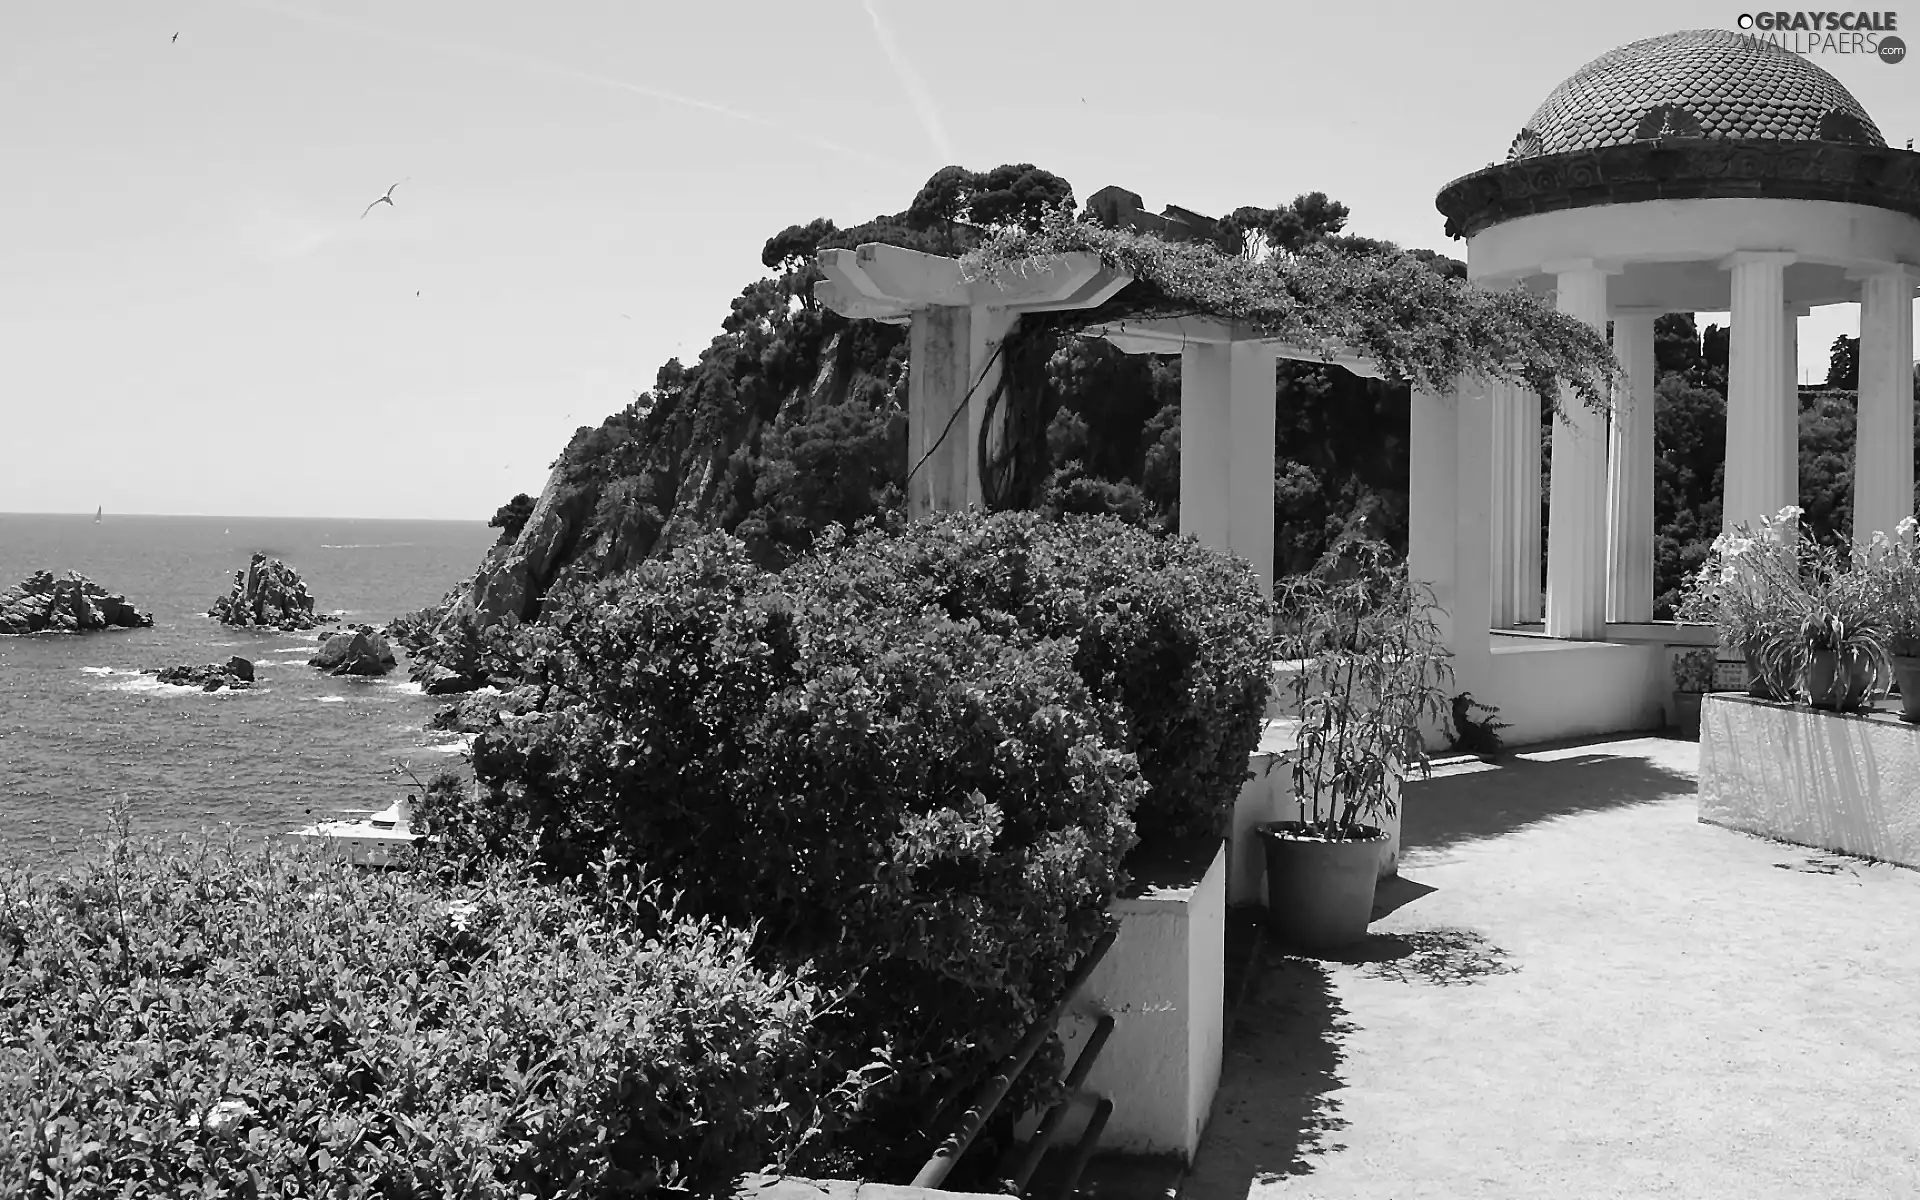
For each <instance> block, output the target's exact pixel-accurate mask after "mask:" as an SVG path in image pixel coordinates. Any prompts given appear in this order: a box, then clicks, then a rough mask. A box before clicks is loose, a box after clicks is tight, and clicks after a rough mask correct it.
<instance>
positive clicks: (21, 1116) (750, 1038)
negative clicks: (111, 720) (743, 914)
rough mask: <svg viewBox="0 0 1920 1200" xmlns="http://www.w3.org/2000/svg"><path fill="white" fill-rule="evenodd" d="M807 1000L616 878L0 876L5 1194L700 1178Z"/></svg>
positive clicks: (132, 851)
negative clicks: (621, 886)
mask: <svg viewBox="0 0 1920 1200" xmlns="http://www.w3.org/2000/svg"><path fill="white" fill-rule="evenodd" d="M820 1004H821V1002H820V1001H819V999H818V998H817V996H816V993H815V991H814V989H813V987H812V986H811V985H810V984H809V983H808V982H806V981H805V980H804V979H803V978H800V977H796V976H795V975H792V974H788V973H785V972H782V971H779V970H777V969H776V970H767V969H764V968H762V967H759V966H756V965H754V964H753V963H752V962H751V961H750V959H749V946H748V938H747V936H746V935H745V934H744V933H742V932H740V931H738V930H736V929H733V928H731V927H729V926H727V925H725V924H722V923H717V922H712V921H708V920H701V919H683V918H677V917H667V918H661V917H659V915H658V912H657V910H656V908H655V907H654V905H653V904H652V903H651V902H649V901H647V900H644V899H643V898H642V897H639V896H637V895H633V894H621V893H618V892H605V891H603V892H601V893H600V894H599V895H597V896H595V897H593V898H592V899H591V900H589V899H588V898H587V897H586V896H585V895H584V894H583V893H582V892H580V891H578V890H575V889H563V888H556V887H551V886H545V885H541V884H537V883H532V882H528V881H526V880H524V879H523V878H520V877H518V876H517V875H515V874H513V873H512V872H509V871H507V870H505V869H492V870H489V871H487V872H484V873H482V874H480V875H479V876H477V877H476V878H473V879H471V880H470V881H468V882H466V883H464V884H460V885H457V886H448V885H443V884H440V883H436V882H434V881H433V880H432V879H430V878H428V877H426V876H423V875H410V874H406V873H398V872H395V873H369V872H365V871H363V870H359V869H355V868H352V867H349V866H346V865H344V864H342V863H340V862H338V861H335V860H328V859H326V858H323V857H321V856H319V855H317V854H314V853H310V852H303V853H300V854H296V855H293V856H288V855H286V854H285V853H281V854H273V853H270V852H269V853H265V854H263V853H262V852H260V851H257V850H254V851H241V850H238V849H236V848H235V847H234V846H233V845H231V844H229V845H228V846H226V847H225V848H210V847H207V846H200V847H197V848H189V847H185V846H174V847H171V848H167V847H163V846H160V845H158V844H155V843H148V844H145V845H141V846H136V845H134V844H132V843H129V842H125V841H122V842H120V843H119V844H117V845H115V846H113V847H112V848H111V849H110V850H109V851H107V852H106V853H104V854H102V855H100V856H98V857H97V858H96V859H95V860H94V861H93V862H92V863H91V864H89V865H88V866H87V867H85V868H84V869H82V870H80V871H79V872H78V873H76V874H74V875H71V876H67V877H62V878H55V879H40V878H32V877H28V876H25V875H22V874H17V873H16V874H13V875H11V876H9V877H7V878H4V879H0V1195H6V1196H10V1197H53V1196H59V1197H96V1196H98V1197H107V1196H113V1197H118V1196H125V1195H145V1196H206V1197H213V1196H220V1197H229V1196H240V1197H265V1196H281V1195H298V1196H327V1197H376V1196H377V1197H388V1198H395V1197H429V1196H432V1197H440V1196H453V1195H458V1196H469V1197H481V1198H486V1197H500V1198H502V1200H517V1198H518V1197H521V1196H525V1195H529V1194H532V1195H539V1196H583V1197H584V1196H617V1195H645V1194H648V1193H651V1192H655V1191H659V1190H662V1189H669V1190H674V1191H678V1192H682V1193H685V1192H692V1193H696V1194H698V1193H709V1194H712V1193H717V1192H720V1191H724V1190H726V1189H727V1187H728V1186H729V1184H730V1181H731V1179H732V1178H733V1176H734V1175H735V1174H736V1173H737V1172H739V1171H741V1170H745V1169H751V1168H754V1167H757V1166H759V1165H761V1164H762V1163H763V1162H765V1161H766V1160H767V1159H768V1157H769V1156H771V1155H774V1154H776V1153H784V1152H785V1151H786V1150H787V1149H789V1148H791V1147H792V1146H793V1145H794V1144H796V1143H797V1142H798V1141H799V1140H800V1138H801V1137H802V1136H803V1133H804V1130H803V1129H802V1128H801V1126H802V1125H803V1124H804V1123H806V1122H808V1121H810V1120H811V1119H812V1116H811V1114H812V1112H813V1098H814V1097H816V1096H817V1095H818V1093H819V1091H820V1088H819V1086H818V1084H817V1082H816V1079H815V1076H814V1073H813V1072H814V1069H815V1065H814V1064H815V1062H816V1056H815V1053H814V1051H813V1050H812V1048H811V1044H810V1042H809V1028H810V1024H811V1022H812V1021H813V1020H814V1017H815V1015H816V1013H817V1011H818V1009H819V1008H820Z"/></svg>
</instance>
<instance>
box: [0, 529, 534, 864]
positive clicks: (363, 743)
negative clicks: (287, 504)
mask: <svg viewBox="0 0 1920 1200" xmlns="http://www.w3.org/2000/svg"><path fill="white" fill-rule="evenodd" d="M496 533H497V531H496V530H492V529H489V528H488V527H487V526H486V524H485V522H483V521H477V520H469V521H443V520H409V519H404V518H378V517H360V518H348V517H247V516H159V515H145V514H139V515H135V514H125V515H118V514H113V513H105V514H104V515H102V516H101V518H100V519H99V520H98V521H96V520H95V515H94V513H93V512H84V513H0V590H5V589H7V588H11V587H13V586H14V585H15V584H17V583H19V582H20V581H21V580H23V579H25V578H26V577H27V576H29V575H30V574H32V573H33V572H34V571H36V570H48V571H52V572H54V573H55V574H65V573H66V572H68V571H78V572H79V573H81V574H82V575H85V576H87V577H88V578H89V579H91V580H93V582H95V583H96V584H99V585H100V586H101V587H103V588H105V589H106V590H107V591H109V592H112V593H116V594H120V595H124V596H125V597H126V598H127V600H128V601H129V602H130V603H131V604H133V605H134V607H135V608H137V609H139V610H140V611H141V612H150V613H152V614H153V618H154V624H153V627H152V628H151V629H137V630H106V631H101V632H96V633H88V634H79V635H74V634H33V635H28V636H14V637H9V636H0V858H3V859H4V860H5V861H8V862H12V863H18V864H26V865H33V866H43V865H45V866H51V865H56V864H59V863H63V862H67V861H70V860H71V858H72V857H73V855H74V854H75V852H76V851H77V849H78V848H79V845H80V843H81V842H82V841H83V840H84V839H86V838H88V837H90V836H92V835H97V834H100V833H103V832H105V831H106V829H107V828H108V821H109V816H110V813H111V810H112V807H113V805H114V803H115V802H116V801H118V800H120V799H122V798H124V799H125V801H126V803H127V806H128V809H129V812H130V820H131V828H132V830H133V831H134V832H136V833H142V834H159V835H175V834H188V835H194V836H198V835H201V834H203V833H204V834H209V835H213V836H216V837H219V836H224V835H225V833H226V831H227V830H229V829H231V830H232V831H233V832H235V833H236V834H238V835H239V836H241V837H242V838H243V839H247V840H258V839H261V838H264V837H267V836H271V835H275V834H282V833H286V832H289V831H290V830H292V829H294V828H296V827H298V826H300V825H304V824H307V823H309V822H311V821H315V820H321V819H327V818H332V817H337V816H341V815H352V814H358V813H364V812H368V811H372V810H376V809H379V808H383V807H385V806H386V805H388V804H390V803H392V802H393V801H394V800H395V799H398V798H399V796H400V795H401V789H402V788H403V787H407V786H410V785H408V784H407V783H406V781H405V778H404V776H396V774H395V773H394V771H395V767H396V766H400V767H405V768H407V769H410V770H411V771H413V772H414V773H415V774H416V775H418V776H419V777H420V778H422V779H425V778H427V777H429V776H430V775H431V774H433V773H435V772H437V771H440V770H445V769H448V768H449V767H458V766H459V765H461V763H462V759H461V756H460V753H459V751H460V750H461V748H462V742H461V741H460V739H458V738H456V737H454V736H452V735H445V734H429V733H428V732H427V731H426V730H425V722H426V720H427V718H428V717H429V716H431V715H432V713H433V712H434V711H435V710H436V709H437V708H438V707H439V702H438V701H437V700H435V699H433V698H431V697H427V696H423V695H421V694H420V691H419V688H418V686H417V685H415V684H413V683H410V682H409V681H408V680H407V677H406V656H405V653H404V651H401V650H400V649H399V648H398V647H395V651H396V654H397V655H398V657H399V658H400V660H401V662H400V666H399V667H398V668H396V670H395V671H394V672H393V673H392V674H390V675H388V676H385V677H382V678H378V679H347V678H341V679H336V678H332V677H329V676H327V675H324V674H322V673H321V672H320V671H318V670H316V669H315V668H312V667H309V666H307V665H306V660H307V658H308V656H310V655H311V654H312V653H313V651H314V649H315V647H316V646H317V645H318V643H319V641H320V639H321V638H322V637H323V636H324V633H325V629H324V627H323V628H322V629H320V630H312V631H308V632H305V633H279V632H274V631H268V632H260V631H252V630H244V629H234V628H230V627H227V626H224V625H221V624H220V623H219V622H217V621H215V620H213V619H212V618H210V617H207V616H206V615H205V614H206V611H207V609H208V608H209V607H210V606H211V605H212V604H213V602H214V600H216V599H217V598H219V597H220V596H222V595H225V594H226V592H227V591H228V590H229V589H230V588H231V587H232V585H233V579H234V573H235V572H236V571H239V570H241V569H243V568H244V567H245V566H246V564H247V562H248V559H249V558H250V557H251V556H252V554H253V553H255V552H262V553H265V554H268V555H270V556H272V557H275V558H280V559H283V560H285V561H286V562H288V563H289V564H290V565H291V566H292V567H293V568H294V569H295V570H296V571H298V572H299V573H300V576H301V578H302V579H303V580H304V581H305V582H306V584H307V588H308V591H309V592H310V593H311V594H312V595H313V597H314V608H315V611H316V612H318V613H321V614H325V615H331V616H337V617H339V618H341V619H342V620H343V621H347V622H355V623H361V622H364V623H367V624H371V625H375V626H381V625H385V624H386V623H387V622H388V621H390V620H392V619H393V618H394V617H396V616H398V615H399V614H401V613H403V612H409V611H412V610H415V609H418V608H421V607H423V606H425V605H427V604H431V603H433V602H434V601H436V600H438V599H440V597H441V596H442V595H444V594H445V593H446V591H447V590H448V589H449V588H451V587H453V586H454V585H455V584H457V583H459V582H460V581H462V580H463V579H465V578H466V577H467V576H468V575H469V574H470V573H471V572H472V571H473V569H474V567H475V566H476V565H478V563H479V561H480V559H481V556H482V555H483V554H484V553H485V551H486V548H487V547H488V546H489V545H490V544H492V542H493V540H494V537H495V535H496ZM235 654H238V655H240V656H242V657H244V658H247V659H250V660H251V661H252V662H253V663H254V664H255V671H256V676H257V682H256V683H255V686H254V687H253V688H252V689H250V690H247V691H241V692H229V691H225V690H222V691H219V692H211V693H209V692H202V691H200V690H199V689H197V688H189V687H172V686H168V685H164V684H160V683H158V682H156V681H155V680H154V679H153V677H152V676H151V675H146V674H143V673H142V671H143V669H146V668H157V667H166V666H180V665H193V664H199V663H214V662H222V661H224V660H225V659H226V658H227V657H228V656H230V655H235Z"/></svg>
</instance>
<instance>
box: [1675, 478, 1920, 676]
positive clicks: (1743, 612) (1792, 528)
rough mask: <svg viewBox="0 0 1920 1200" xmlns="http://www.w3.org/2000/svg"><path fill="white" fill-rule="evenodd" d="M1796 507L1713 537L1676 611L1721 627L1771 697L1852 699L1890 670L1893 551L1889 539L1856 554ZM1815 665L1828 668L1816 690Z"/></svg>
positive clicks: (1819, 674) (1861, 549) (1820, 672)
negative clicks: (1805, 521) (1807, 523)
mask: <svg viewBox="0 0 1920 1200" xmlns="http://www.w3.org/2000/svg"><path fill="white" fill-rule="evenodd" d="M1800 511H1801V510H1800V509H1798V508H1796V507H1793V506H1791V505H1790V506H1788V507H1786V508H1783V509H1781V510H1780V513H1779V515H1778V516H1776V517H1772V518H1762V519H1761V523H1760V531H1759V533H1758V534H1756V533H1754V532H1753V531H1752V530H1751V528H1750V527H1748V526H1747V525H1745V524H1742V525H1739V526H1736V527H1735V528H1734V529H1733V530H1731V531H1729V532H1727V533H1723V534H1721V535H1720V536H1719V537H1718V538H1716V539H1714V543H1713V548H1712V550H1711V551H1710V552H1709V553H1708V555H1707V559H1706V561H1705V562H1704V563H1702V564H1701V566H1700V569H1699V571H1697V572H1696V573H1695V574H1694V576H1693V578H1692V579H1690V580H1689V581H1688V582H1687V586H1686V589H1685V591H1684V593H1683V599H1682V601H1681V604H1680V610H1679V611H1680V615H1681V617H1682V618H1683V619H1690V620H1707V621H1711V622H1713V623H1714V624H1716V625H1718V626H1719V628H1720V636H1721V640H1722V641H1723V642H1724V643H1725V644H1726V645H1728V646H1730V647H1733V648H1735V649H1738V650H1740V651H1742V652H1743V653H1744V654H1745V655H1746V656H1747V661H1748V663H1749V664H1750V665H1751V666H1752V667H1753V668H1754V670H1755V671H1756V672H1757V674H1758V675H1759V677H1760V681H1761V683H1762V684H1763V686H1764V687H1765V688H1766V690H1767V692H1768V693H1769V694H1770V695H1772V696H1773V697H1775V698H1778V699H1798V700H1801V701H1803V702H1809V703H1815V704H1820V705H1822V706H1836V707H1841V708H1849V707H1853V706H1855V705H1857V704H1859V703H1861V702H1863V701H1864V700H1866V699H1867V698H1869V697H1870V694H1871V690H1872V689H1871V686H1870V685H1863V686H1861V687H1858V688H1856V687H1854V686H1853V684H1854V683H1856V682H1859V681H1860V680H1861V679H1862V678H1865V679H1868V680H1878V679H1880V678H1881V677H1882V676H1883V675H1884V674H1885V669H1886V647H1885V642H1886V638H1887V634H1888V631H1889V603H1890V601H1889V595H1890V593H1891V592H1893V591H1894V590H1895V587H1894V584H1893V582H1892V580H1893V578H1894V571H1893V564H1894V563H1895V562H1896V561H1897V555H1895V554H1894V553H1893V552H1892V548H1891V547H1890V546H1888V545H1885V544H1884V543H1885V539H1880V541H1879V542H1877V543H1876V546H1878V547H1879V549H1877V550H1876V549H1875V548H1874V547H1862V548H1859V550H1857V551H1855V552H1849V551H1847V550H1846V549H1844V548H1843V547H1841V546H1839V545H1835V544H1827V543H1821V542H1819V541H1818V540H1816V539H1815V538H1814V537H1813V536H1812V534H1811V533H1809V532H1806V531H1804V530H1802V529H1801V528H1800V526H1799V517H1800ZM1876 562H1878V563H1881V564H1883V567H1876V566H1875V565H1874V564H1875V563H1876ZM1823 656H1838V657H1839V658H1840V659H1843V660H1844V661H1845V663H1846V667H1845V669H1843V670H1840V671H1839V672H1838V673H1837V674H1836V673H1832V672H1829V671H1828V670H1826V669H1825V662H1826V660H1825V658H1824V657H1823ZM1816 666H1820V667H1822V668H1823V669H1821V670H1820V671H1817V672H1815V673H1814V675H1813V679H1814V684H1813V687H1812V690H1810V689H1809V678H1810V677H1809V670H1810V668H1814V667H1816Z"/></svg>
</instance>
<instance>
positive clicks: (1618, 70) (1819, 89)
mask: <svg viewBox="0 0 1920 1200" xmlns="http://www.w3.org/2000/svg"><path fill="white" fill-rule="evenodd" d="M1662 105H1675V106H1678V107H1680V108H1683V109H1685V110H1686V111H1687V112H1688V113H1691V114H1692V116H1693V117H1694V119H1695V120H1697V121H1698V122H1699V123H1700V130H1701V133H1702V134H1703V135H1704V136H1706V137H1722V138H1724V137H1762V138H1780V139H1783V140H1786V141H1809V142H1811V141H1819V140H1821V139H1820V123H1821V120H1822V119H1823V118H1824V117H1826V116H1827V115H1828V114H1829V113H1834V112H1838V113H1843V114H1846V115H1848V116H1851V117H1854V118H1856V119H1858V120H1859V122H1860V125H1861V127H1862V132H1863V133H1864V134H1865V135H1866V138H1867V140H1868V141H1870V142H1871V144H1873V145H1875V146H1884V145H1886V141H1885V140H1884V139H1883V138H1882V137H1881V135H1880V129H1879V127H1878V126H1876V125H1875V124H1874V123H1873V118H1872V117H1870V116H1868V115H1867V110H1866V109H1864V108H1862V107H1860V102H1859V101H1858V100H1855V99H1854V98H1853V95H1852V94H1851V93H1849V92H1848V91H1847V89H1846V88H1844V87H1842V86H1841V84H1840V81H1839V80H1837V79H1835V78H1834V77H1833V76H1831V75H1829V74H1827V73H1826V72H1825V71H1823V70H1821V69H1820V68H1819V67H1816V66H1814V65H1813V64H1812V63H1811V62H1808V61H1807V60H1806V59H1804V58H1802V57H1801V56H1800V55H1798V54H1795V53H1794V52H1793V51H1791V50H1787V49H1785V48H1783V47H1780V46H1775V45H1772V44H1771V43H1768V42H1764V41H1761V40H1760V39H1758V38H1755V37H1751V36H1749V35H1747V34H1742V33H1736V32H1734V31H1732V30H1730V29H1687V30H1682V31H1681V32H1679V33H1669V34H1665V35H1663V36H1661V37H1654V38H1647V39H1645V40H1644V41H1638V42H1633V43H1631V44H1629V45H1626V46H1622V47H1620V48H1619V49H1617V50H1612V51H1609V52H1608V53H1606V54H1603V55H1601V56H1600V57H1599V58H1596V59H1594V60H1593V61H1592V62H1590V63H1588V64H1587V65H1586V66H1584V67H1581V68H1580V69H1579V70H1578V71H1575V72H1574V73H1573V74H1572V75H1571V76H1569V77H1568V79H1567V80H1566V82H1564V83H1562V84H1561V85H1560V86H1559V87H1557V88H1555V89H1553V93H1552V94H1551V95H1549V96H1548V97H1547V99H1546V102H1545V103H1544V104H1542V105H1541V106H1540V107H1539V109H1538V110H1537V111H1536V112H1535V113H1534V114H1533V117H1532V119H1531V120H1529V121H1528V122H1527V124H1526V128H1525V129H1523V130H1522V131H1521V133H1522V135H1524V134H1525V133H1526V132H1528V131H1531V132H1532V133H1534V134H1535V135H1536V138H1537V140H1535V139H1525V140H1524V141H1523V139H1522V138H1521V137H1516V138H1515V139H1514V143H1513V147H1512V149H1510V150H1509V152H1508V157H1509V158H1510V159H1511V158H1525V157H1531V156H1532V154H1562V153H1565V152H1567V151H1570V150H1591V149H1594V148H1595V147H1599V146H1618V145H1623V144H1625V143H1628V142H1632V141H1634V140H1636V139H1635V136H1634V131H1635V129H1636V128H1637V127H1638V126H1639V125H1640V123H1641V121H1642V119H1644V118H1645V117H1646V115H1647V113H1648V112H1649V111H1651V110H1652V109H1654V108H1657V107H1659V106H1662ZM1536 146H1537V149H1535V147H1536Z"/></svg>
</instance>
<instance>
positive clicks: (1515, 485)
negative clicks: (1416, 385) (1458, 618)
mask: <svg viewBox="0 0 1920 1200" xmlns="http://www.w3.org/2000/svg"><path fill="white" fill-rule="evenodd" d="M1487 391H1488V401H1489V410H1490V411H1489V423H1490V425H1491V427H1492V436H1493V456H1492V462H1491V466H1492V476H1493V478H1492V482H1493V490H1492V495H1491V500H1490V505H1491V507H1490V509H1489V515H1490V518H1491V519H1490V521H1489V525H1490V526H1491V531H1492V535H1493V545H1492V554H1493V559H1492V563H1493V608H1492V614H1491V615H1492V620H1493V628H1495V629H1511V628H1513V627H1514V626H1516V625H1524V624H1537V623H1538V622H1539V620H1540V612H1541V593H1540V393H1538V392H1536V391H1534V390H1533V389H1532V388H1528V387H1523V386H1521V385H1520V384H1516V383H1507V382H1504V381H1501V382H1496V383H1491V384H1489V385H1488V388H1487Z"/></svg>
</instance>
